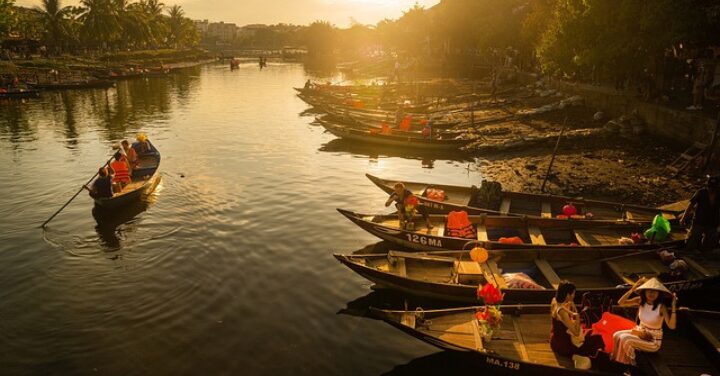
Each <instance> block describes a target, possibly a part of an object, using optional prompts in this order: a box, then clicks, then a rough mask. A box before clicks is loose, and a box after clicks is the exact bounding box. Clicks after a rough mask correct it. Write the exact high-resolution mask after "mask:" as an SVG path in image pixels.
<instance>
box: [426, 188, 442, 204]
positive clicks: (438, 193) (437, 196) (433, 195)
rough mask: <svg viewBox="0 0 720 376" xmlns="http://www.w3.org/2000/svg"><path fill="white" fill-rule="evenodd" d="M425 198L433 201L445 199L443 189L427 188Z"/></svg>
mask: <svg viewBox="0 0 720 376" xmlns="http://www.w3.org/2000/svg"><path fill="white" fill-rule="evenodd" d="M427 198H429V199H431V200H433V201H440V202H443V201H445V191H443V190H442V189H435V188H429V189H428V190H427Z"/></svg>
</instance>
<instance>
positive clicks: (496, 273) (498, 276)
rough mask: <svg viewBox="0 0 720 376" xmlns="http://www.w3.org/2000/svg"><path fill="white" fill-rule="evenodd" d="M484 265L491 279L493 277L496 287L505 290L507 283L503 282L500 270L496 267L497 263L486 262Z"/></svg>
mask: <svg viewBox="0 0 720 376" xmlns="http://www.w3.org/2000/svg"><path fill="white" fill-rule="evenodd" d="M485 265H487V266H488V268H490V271H491V272H492V274H493V277H495V282H496V283H497V287H498V288H500V289H506V288H507V282H505V278H503V276H502V273H500V269H499V268H498V266H497V263H496V262H495V261H493V260H487V262H485Z"/></svg>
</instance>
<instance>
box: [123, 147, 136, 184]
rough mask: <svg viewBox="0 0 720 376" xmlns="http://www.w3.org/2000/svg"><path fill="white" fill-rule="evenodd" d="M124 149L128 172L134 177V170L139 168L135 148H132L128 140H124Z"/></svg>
mask: <svg viewBox="0 0 720 376" xmlns="http://www.w3.org/2000/svg"><path fill="white" fill-rule="evenodd" d="M121 145H122V148H123V150H124V151H125V159H126V160H127V164H128V170H129V171H130V176H132V170H134V169H135V168H136V167H137V166H138V156H137V152H136V151H135V149H134V148H132V147H130V143H129V142H128V140H122V143H121Z"/></svg>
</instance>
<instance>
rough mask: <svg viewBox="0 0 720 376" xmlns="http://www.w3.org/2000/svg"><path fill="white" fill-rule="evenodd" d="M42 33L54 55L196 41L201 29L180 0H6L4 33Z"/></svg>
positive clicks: (1, 11) (0, 6) (1, 3)
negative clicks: (26, 1) (70, 2)
mask: <svg viewBox="0 0 720 376" xmlns="http://www.w3.org/2000/svg"><path fill="white" fill-rule="evenodd" d="M11 34H15V35H18V36H20V37H22V38H28V39H38V40H40V41H41V43H42V44H43V45H44V46H45V47H46V48H47V52H48V53H49V54H51V55H57V54H61V53H64V52H76V51H84V50H94V51H110V50H127V49H146V48H159V47H171V48H184V47H190V46H194V45H196V44H197V43H198V41H199V39H200V38H199V34H198V31H197V28H196V27H195V25H194V24H193V22H192V21H191V20H190V19H189V18H187V17H185V12H184V11H183V9H182V7H180V6H179V5H173V6H169V7H167V6H165V4H163V3H161V2H159V1H158V0H140V1H137V2H134V1H132V0H81V1H80V5H79V6H63V5H62V3H61V1H60V0H42V1H41V4H40V6H37V7H34V8H32V9H28V8H22V7H16V6H14V4H13V0H0V37H3V36H7V35H11Z"/></svg>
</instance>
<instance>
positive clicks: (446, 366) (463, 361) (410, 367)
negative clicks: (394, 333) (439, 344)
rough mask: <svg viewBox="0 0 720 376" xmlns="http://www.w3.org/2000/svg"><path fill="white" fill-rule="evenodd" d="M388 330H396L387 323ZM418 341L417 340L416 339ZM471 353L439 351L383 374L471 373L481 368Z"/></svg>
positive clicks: (396, 375) (399, 375)
mask: <svg viewBox="0 0 720 376" xmlns="http://www.w3.org/2000/svg"><path fill="white" fill-rule="evenodd" d="M388 330H396V329H394V328H392V327H390V326H389V325H388ZM418 341H419V340H418ZM476 362H477V358H475V357H474V356H473V354H472V353H467V352H463V353H461V352H453V351H440V352H436V353H434V354H430V355H426V356H423V357H420V358H416V359H413V360H411V361H410V362H408V363H406V364H401V365H397V366H395V367H393V369H391V370H390V371H388V372H384V373H382V375H385V376H405V375H408V376H418V375H472V374H476V373H477V372H478V370H479V369H481V368H482V364H478V363H476Z"/></svg>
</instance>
